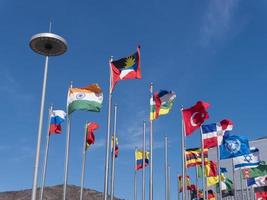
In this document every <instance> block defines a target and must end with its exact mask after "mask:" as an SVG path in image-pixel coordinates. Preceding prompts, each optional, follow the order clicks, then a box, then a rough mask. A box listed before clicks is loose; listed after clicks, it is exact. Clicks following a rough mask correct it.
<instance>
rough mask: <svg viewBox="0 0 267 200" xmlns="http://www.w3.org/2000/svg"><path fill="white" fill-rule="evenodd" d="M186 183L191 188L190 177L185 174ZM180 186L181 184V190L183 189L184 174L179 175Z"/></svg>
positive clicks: (188, 188) (187, 187)
mask: <svg viewBox="0 0 267 200" xmlns="http://www.w3.org/2000/svg"><path fill="white" fill-rule="evenodd" d="M185 184H186V189H187V190H191V185H190V177H189V176H185ZM178 186H179V192H182V191H183V176H179V177H178Z"/></svg>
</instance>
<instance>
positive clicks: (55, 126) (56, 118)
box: [49, 110, 66, 135]
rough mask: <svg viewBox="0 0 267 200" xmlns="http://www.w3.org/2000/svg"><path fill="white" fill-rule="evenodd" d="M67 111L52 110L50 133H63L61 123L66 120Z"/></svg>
mask: <svg viewBox="0 0 267 200" xmlns="http://www.w3.org/2000/svg"><path fill="white" fill-rule="evenodd" d="M65 117H66V113H65V112H64V111H63V110H52V113H51V116H50V127H49V135H51V134H54V133H55V134H60V133H61V123H62V122H63V121H64V120H65Z"/></svg>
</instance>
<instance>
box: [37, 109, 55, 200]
mask: <svg viewBox="0 0 267 200" xmlns="http://www.w3.org/2000/svg"><path fill="white" fill-rule="evenodd" d="M52 110H53V106H52V105H51V106H50V108H49V111H48V113H49V114H48V125H47V134H46V144H45V155H44V166H43V175H42V185H41V191H40V200H43V193H44V186H45V178H46V169H47V156H48V149H49V141H50V134H49V130H50V123H51V122H50V120H51V115H52Z"/></svg>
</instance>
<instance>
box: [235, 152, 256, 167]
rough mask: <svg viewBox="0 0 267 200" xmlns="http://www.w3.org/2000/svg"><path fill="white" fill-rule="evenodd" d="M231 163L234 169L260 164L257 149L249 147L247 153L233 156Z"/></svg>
mask: <svg viewBox="0 0 267 200" xmlns="http://www.w3.org/2000/svg"><path fill="white" fill-rule="evenodd" d="M233 163H234V167H235V170H237V169H244V168H253V167H258V166H259V164H260V160H259V149H257V148H256V147H251V148H250V153H249V154H246V155H243V156H238V157H235V158H233Z"/></svg>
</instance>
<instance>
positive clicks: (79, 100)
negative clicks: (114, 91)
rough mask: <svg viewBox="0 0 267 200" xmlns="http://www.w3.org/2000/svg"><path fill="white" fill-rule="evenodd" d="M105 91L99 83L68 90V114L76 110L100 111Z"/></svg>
mask: <svg viewBox="0 0 267 200" xmlns="http://www.w3.org/2000/svg"><path fill="white" fill-rule="evenodd" d="M102 102H103V93H102V90H101V88H100V87H99V85H98V84H92V85H88V86H87V87H84V88H70V89H69V92H68V100H67V108H68V114H71V113H72V112H74V111H76V110H84V111H94V112H100V109H101V107H102Z"/></svg>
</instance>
